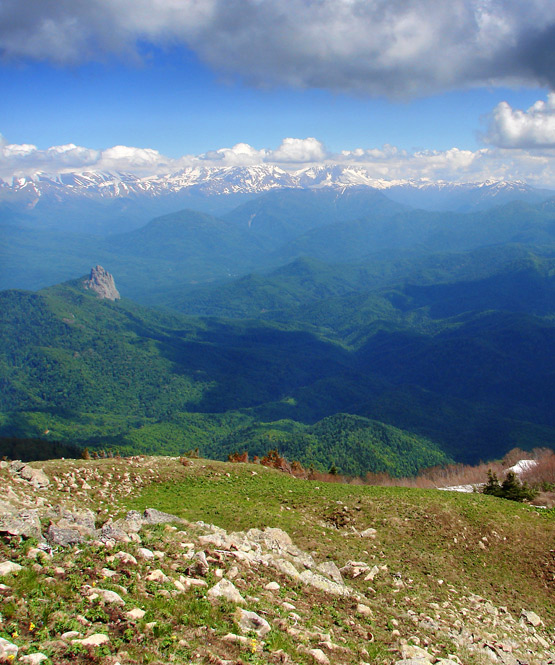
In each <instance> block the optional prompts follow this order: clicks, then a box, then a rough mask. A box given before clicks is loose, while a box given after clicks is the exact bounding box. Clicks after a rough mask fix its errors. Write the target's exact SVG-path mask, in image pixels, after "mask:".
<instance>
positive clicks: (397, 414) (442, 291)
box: [0, 257, 555, 475]
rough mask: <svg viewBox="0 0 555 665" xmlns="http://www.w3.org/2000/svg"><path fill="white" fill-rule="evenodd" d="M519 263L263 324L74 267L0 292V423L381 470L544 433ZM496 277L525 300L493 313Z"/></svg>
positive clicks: (534, 339)
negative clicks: (161, 304)
mask: <svg viewBox="0 0 555 665" xmlns="http://www.w3.org/2000/svg"><path fill="white" fill-rule="evenodd" d="M534 265H535V266H536V268H534ZM534 265H533V266H532V267H530V265H528V263H527V262H526V261H525V264H524V268H523V269H524V272H525V273H526V274H528V276H529V279H528V280H525V279H524V277H523V274H522V273H518V274H517V276H516V277H513V278H512V277H511V274H512V273H511V270H514V265H513V264H511V266H512V267H511V268H510V269H509V267H505V268H503V267H501V268H500V270H498V271H497V273H496V275H497V276H490V277H483V279H477V280H471V282H472V284H471V285H468V284H467V285H464V283H463V282H462V281H460V282H457V281H456V278H454V281H453V282H452V283H451V284H450V285H445V286H443V287H442V286H439V285H433V284H432V285H421V286H419V287H418V288H416V287H414V286H410V285H399V286H398V287H396V288H394V289H392V288H391V287H387V288H382V289H378V290H374V291H370V292H360V290H359V292H358V293H357V292H354V293H353V292H348V293H343V294H341V295H333V296H332V297H331V298H330V299H326V298H320V300H318V301H315V302H314V303H313V304H312V305H311V306H306V305H305V306H304V307H302V308H301V309H299V308H293V309H291V308H289V310H288V309H287V308H284V309H282V310H281V314H280V315H279V316H278V315H277V314H276V316H275V317H274V320H261V319H248V318H246V319H242V320H239V319H235V320H231V319H222V318H202V317H201V318H198V317H191V316H184V315H181V314H178V313H170V312H162V311H159V310H154V309H148V308H145V307H141V306H138V305H136V304H134V303H133V302H131V301H129V300H125V299H123V300H120V301H107V300H102V299H99V298H98V297H97V295H96V294H95V293H94V292H90V291H85V290H84V289H83V283H82V282H83V279H81V280H75V281H73V282H68V283H65V284H62V285H59V286H56V287H51V288H48V289H45V290H43V291H41V292H38V293H30V292H25V291H4V292H1V293H0V311H1V312H2V315H1V316H2V318H1V335H0V339H1V340H2V341H1V347H0V385H1V391H0V411H1V414H2V415H1V421H0V435H3V436H19V437H37V436H39V437H43V438H45V439H47V440H48V439H53V440H59V441H62V442H67V443H72V444H79V445H82V446H83V445H87V446H91V447H98V448H100V447H102V448H118V449H119V450H121V451H128V452H131V451H134V452H139V451H142V452H161V453H171V454H179V453H182V452H183V451H185V450H188V449H192V448H196V447H199V448H200V449H201V452H204V453H205V454H210V455H213V456H216V457H221V458H225V457H226V456H227V455H228V454H229V453H232V452H235V451H239V452H241V451H243V450H247V451H248V452H249V453H251V454H263V453H264V452H266V451H267V450H269V449H271V448H279V450H280V451H281V452H282V453H284V454H286V455H287V456H290V458H292V459H298V460H299V461H301V462H302V463H303V464H306V465H310V464H314V465H315V466H317V467H318V468H321V469H324V470H325V469H327V468H329V467H330V466H332V465H335V466H336V467H337V468H338V470H339V471H341V472H344V473H353V474H364V473H365V472H366V471H388V472H390V473H392V474H393V475H396V474H406V473H414V472H416V471H417V470H418V468H422V467H425V466H431V465H434V464H438V463H441V462H443V461H447V460H448V459H455V460H460V461H465V462H471V461H476V460H478V459H483V458H491V457H496V456H500V455H502V454H503V453H504V452H506V451H507V450H509V449H511V448H513V447H515V446H516V445H518V446H520V447H523V448H526V447H532V446H544V445H550V444H551V442H552V441H553V440H554V434H555V422H554V421H553V414H552V411H551V408H550V404H552V403H553V400H552V396H553V376H554V375H555V372H554V371H553V359H552V358H550V356H549V352H548V350H549V349H550V348H553V341H555V340H554V339H553V326H552V323H551V318H550V317H551V316H552V312H551V310H550V309H549V306H548V303H549V302H550V298H549V293H551V291H550V289H552V283H553V282H552V279H553V277H552V268H551V267H550V263H549V260H548V259H547V258H545V257H544V258H538V257H537V261H536V262H535V263H534ZM308 267H309V268H311V266H310V265H309V266H308ZM299 268H300V270H299V272H300V273H302V272H303V270H304V269H305V268H306V264H299ZM320 268H322V266H320ZM319 270H320V269H319ZM322 270H323V272H324V273H325V272H326V269H325V266H324V267H323V268H322ZM527 271H528V272H527ZM530 271H531V272H530ZM308 272H310V270H309V271H308ZM463 272H464V271H463ZM332 273H333V271H332ZM354 273H356V270H355V271H354ZM354 273H352V274H354ZM116 277H117V276H116ZM321 279H322V281H326V280H325V279H324V278H323V277H322V276H321ZM492 279H493V282H492V281H491V280H492ZM511 279H513V282H511ZM495 280H498V282H499V284H498V285H497V286H496V284H497V283H496V282H495ZM511 283H514V284H517V283H518V284H519V285H520V286H521V292H517V291H518V290H517V289H513V292H514V293H515V298H516V300H518V302H520V303H525V304H526V307H524V306H522V307H521V308H520V310H521V311H507V310H504V311H501V310H495V309H492V307H494V304H495V298H494V295H495V293H496V289H498V288H501V289H505V290H506V289H507V285H510V284H511ZM457 284H458V285H459V286H457ZM457 288H458V289H462V290H463V291H464V293H466V294H468V295H467V298H466V300H465V299H464V298H461V297H459V296H458V295H456V294H457ZM446 289H447V292H446ZM449 289H454V290H455V296H452V295H451V294H450V293H449V292H448V290H449ZM523 289H524V291H523ZM488 294H489V295H488ZM516 300H515V302H516ZM453 302H459V303H460V307H459V308H456V307H455V308H454V309H453ZM515 302H511V301H510V298H509V300H507V305H506V306H507V307H510V308H512V309H513V310H515V309H517V308H516V307H515V306H514V305H515ZM445 303H448V305H449V306H448V307H447V305H446V304H445ZM288 311H289V314H287V312H288ZM278 319H279V320H278Z"/></svg>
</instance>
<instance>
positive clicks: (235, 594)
mask: <svg viewBox="0 0 555 665" xmlns="http://www.w3.org/2000/svg"><path fill="white" fill-rule="evenodd" d="M207 596H208V597H209V598H226V599H227V600H229V601H231V602H232V603H238V604H241V605H245V604H246V600H245V599H244V598H243V596H241V594H240V593H239V591H237V587H236V586H235V585H234V584H233V582H230V581H229V580H226V579H225V577H224V579H223V580H220V581H219V582H218V583H217V584H216V585H214V586H213V587H212V588H211V589H209V590H208V593H207Z"/></svg>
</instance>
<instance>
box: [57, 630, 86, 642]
mask: <svg viewBox="0 0 555 665" xmlns="http://www.w3.org/2000/svg"><path fill="white" fill-rule="evenodd" d="M80 635H81V633H80V632H79V631H78V630H68V631H67V632H66V633H62V635H61V638H62V640H74V639H76V638H78V637H79V636H80Z"/></svg>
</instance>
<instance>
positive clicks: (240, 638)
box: [222, 633, 250, 645]
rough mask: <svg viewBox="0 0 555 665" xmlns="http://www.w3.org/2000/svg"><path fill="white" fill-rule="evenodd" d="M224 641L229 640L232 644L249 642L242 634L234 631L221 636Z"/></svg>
mask: <svg viewBox="0 0 555 665" xmlns="http://www.w3.org/2000/svg"><path fill="white" fill-rule="evenodd" d="M222 639H223V640H224V642H231V643H234V644H245V645H246V644H249V642H250V640H249V638H248V637H245V636H244V635H235V634H234V633H228V634H227V635H224V636H223V637H222Z"/></svg>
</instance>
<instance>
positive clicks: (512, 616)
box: [0, 457, 555, 665]
mask: <svg viewBox="0 0 555 665" xmlns="http://www.w3.org/2000/svg"><path fill="white" fill-rule="evenodd" d="M178 464H179V461H178V460H175V459H170V458H166V459H164V460H160V459H159V458H147V457H137V458H128V459H126V460H99V461H92V460H91V461H87V462H85V461H83V462H81V461H70V460H67V461H64V462H62V461H57V462H48V463H45V464H42V465H40V466H42V467H43V469H40V468H39V465H38V464H32V465H25V464H23V463H21V462H11V463H10V462H2V463H0V480H1V484H0V535H1V536H2V540H1V544H0V582H1V584H0V594H1V598H2V604H1V610H0V612H1V617H0V636H1V637H0V662H22V663H23V662H27V663H40V662H44V663H54V664H58V663H59V664H61V665H63V664H65V663H107V664H108V665H116V664H117V663H119V664H120V665H131V664H138V663H153V664H159V665H161V664H166V663H212V664H215V665H218V664H222V663H225V664H229V665H231V664H233V663H291V664H294V663H307V664H308V663H320V664H324V665H325V664H328V663H339V664H343V663H345V664H346V665H347V664H355V663H356V664H360V665H364V664H365V663H384V664H387V665H391V664H396V665H432V664H435V665H471V664H476V665H485V664H489V663H502V664H504V665H524V664H527V665H547V664H548V663H555V630H554V627H553V625H552V624H551V623H550V621H549V620H544V619H545V618H544V617H541V616H538V614H536V613H535V612H534V611H532V610H531V609H529V608H526V607H524V608H522V609H521V610H520V612H515V611H514V610H513V611H511V610H509V609H508V608H507V607H503V606H498V605H497V604H496V602H495V600H494V599H491V598H487V597H485V596H484V597H482V596H480V595H478V594H476V593H472V592H469V591H468V589H467V588H466V587H465V584H464V583H463V582H464V581H463V580H461V584H460V585H456V584H454V583H452V582H444V581H443V580H441V579H434V580H430V584H431V585H432V584H433V585H434V586H437V588H438V589H440V590H441V593H440V594H438V597H437V601H438V602H434V601H430V600H429V597H430V596H429V594H428V595H427V598H428V599H427V600H426V602H425V603H424V602H420V600H419V594H418V590H417V589H416V590H415V588H414V583H413V580H412V579H410V578H409V577H408V576H407V575H406V574H405V573H404V572H403V573H401V572H397V571H395V570H390V566H389V565H388V562H387V561H386V560H384V559H383V558H380V557H379V556H377V555H376V554H373V553H372V552H373V551H374V550H376V544H375V543H376V542H379V537H380V534H379V529H376V528H373V527H371V526H368V527H367V528H366V529H364V530H360V531H358V532H356V538H357V542H360V547H359V550H358V551H360V560H353V559H349V560H342V559H340V558H334V557H331V556H330V555H329V554H328V555H326V556H323V555H322V554H321V553H319V552H317V551H310V552H309V551H305V550H303V549H301V548H300V547H299V546H298V545H297V544H296V543H295V542H294V541H293V540H292V538H291V537H290V535H288V533H286V532H285V531H284V530H282V529H280V528H275V527H273V526H272V525H271V524H268V525H266V526H265V527H263V528H250V529H247V530H244V531H235V532H233V531H230V530H226V529H224V528H222V527H221V526H216V525H214V524H209V523H205V522H203V521H200V520H199V521H188V520H184V519H182V518H180V517H179V516H176V515H172V514H168V513H165V512H162V511H160V510H157V507H156V506H153V507H152V508H149V509H146V510H144V511H143V512H138V511H127V512H125V513H123V514H122V511H123V510H124V508H125V505H126V501H127V500H128V497H129V496H130V495H134V494H138V493H140V492H141V489H142V488H143V487H144V486H145V485H152V484H155V483H156V482H159V481H161V480H162V479H163V478H164V477H165V473H166V471H167V469H169V468H173V467H175V466H177V465H178ZM222 468H223V465H222ZM251 473H256V472H255V471H251ZM225 476H229V477H230V478H231V474H230V473H227V474H225ZM225 476H224V478H225ZM348 535H352V531H351V532H350V533H349V534H348ZM486 540H487V539H486ZM399 546H400V547H402V546H404V544H403V543H399ZM483 547H484V548H485V547H486V545H484V544H483ZM376 551H377V550H376ZM516 563H517V562H515V564H516Z"/></svg>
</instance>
